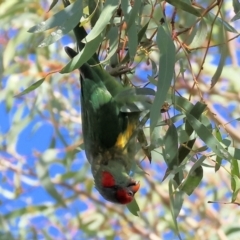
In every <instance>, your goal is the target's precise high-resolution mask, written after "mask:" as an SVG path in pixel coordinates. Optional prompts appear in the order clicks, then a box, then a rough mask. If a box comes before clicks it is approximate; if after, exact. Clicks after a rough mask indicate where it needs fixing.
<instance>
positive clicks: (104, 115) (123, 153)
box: [65, 26, 153, 204]
mask: <svg viewBox="0 0 240 240" xmlns="http://www.w3.org/2000/svg"><path fill="white" fill-rule="evenodd" d="M74 32H75V35H76V38H77V42H78V47H79V49H80V50H82V49H83V47H84V44H83V43H82V42H81V41H82V39H83V38H84V37H85V36H86V32H85V29H84V28H83V27H78V26H77V27H75V29H74ZM65 51H66V53H67V54H68V55H69V56H70V57H71V58H74V57H75V56H76V55H77V52H75V51H74V50H73V49H71V48H69V47H65ZM79 70H80V74H81V76H80V82H81V107H82V115H81V116H82V130H83V139H84V146H85V152H86V156H87V159H88V161H89V163H90V164H91V169H92V174H93V177H94V181H95V186H96V188H97V190H98V191H99V192H100V194H101V195H102V196H103V197H104V198H105V199H106V200H108V201H111V202H114V203H120V204H127V203H130V202H131V201H132V200H133V198H134V194H135V193H136V192H137V191H138V189H139V187H140V183H139V182H138V181H135V180H133V179H132V178H131V177H130V176H129V174H130V171H131V167H132V165H133V161H134V156H135V153H136V144H137V142H136V135H137V131H138V128H139V117H140V114H141V112H142V110H143V109H144V106H146V104H147V101H145V98H146V97H145V96H144V95H142V93H139V94H138V92H137V90H136V89H133V88H125V87H123V85H122V84H121V83H120V82H118V81H117V80H116V79H115V78H114V77H112V76H111V75H110V74H109V73H108V72H107V71H106V70H104V69H103V68H102V67H101V65H100V64H99V61H98V58H97V55H96V54H94V55H93V56H92V57H91V58H90V59H89V60H88V61H87V62H86V63H84V64H83V65H82V66H81V67H80V69H79ZM152 91H153V90H150V89H149V94H150V95H151V94H153V92H152ZM142 100H143V101H142ZM136 102H138V103H140V104H138V106H137V105H135V103H136ZM128 106H135V108H132V109H134V110H131V111H130V112H128V111H127V110H126V109H127V108H128ZM139 106H140V107H139ZM142 106H143V107H142Z"/></svg>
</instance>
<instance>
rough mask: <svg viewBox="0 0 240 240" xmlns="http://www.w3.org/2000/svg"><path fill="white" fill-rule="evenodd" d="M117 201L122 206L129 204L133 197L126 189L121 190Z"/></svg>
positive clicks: (118, 192)
mask: <svg viewBox="0 0 240 240" xmlns="http://www.w3.org/2000/svg"><path fill="white" fill-rule="evenodd" d="M117 200H118V201H119V203H121V204H127V203H130V202H131V201H132V200H133V195H130V194H129V193H128V191H126V190H125V189H119V190H118V191H117Z"/></svg>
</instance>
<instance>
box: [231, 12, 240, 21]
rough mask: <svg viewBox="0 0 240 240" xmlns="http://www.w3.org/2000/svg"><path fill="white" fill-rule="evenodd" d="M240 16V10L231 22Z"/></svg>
mask: <svg viewBox="0 0 240 240" xmlns="http://www.w3.org/2000/svg"><path fill="white" fill-rule="evenodd" d="M239 18H240V11H239V12H238V13H237V14H236V15H235V16H234V17H233V18H232V19H231V22H234V21H236V20H238V19H239Z"/></svg>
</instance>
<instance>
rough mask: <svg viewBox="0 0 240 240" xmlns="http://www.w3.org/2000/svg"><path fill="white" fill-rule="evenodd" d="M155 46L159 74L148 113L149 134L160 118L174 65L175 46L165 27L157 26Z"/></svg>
mask: <svg viewBox="0 0 240 240" xmlns="http://www.w3.org/2000/svg"><path fill="white" fill-rule="evenodd" d="M157 44H158V47H159V50H160V59H159V72H160V73H161V74H159V75H158V86H157V88H158V89H157V94H156V97H155V99H154V102H153V105H152V107H151V111H150V119H151V123H150V128H151V132H152V131H153V129H154V127H155V126H156V124H157V121H158V118H159V116H160V107H159V106H162V105H163V103H164V101H165V100H166V98H167V93H168V90H169V88H170V86H171V82H172V78H173V73H174V65H175V46H174V44H173V41H172V38H171V37H170V34H169V32H168V30H167V28H166V27H162V26H159V28H158V33H157Z"/></svg>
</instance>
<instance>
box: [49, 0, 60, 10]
mask: <svg viewBox="0 0 240 240" xmlns="http://www.w3.org/2000/svg"><path fill="white" fill-rule="evenodd" d="M57 3H58V0H53V1H52V3H51V5H50V7H49V9H48V11H50V10H52V9H53V8H54V6H55V5H56V4H57Z"/></svg>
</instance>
